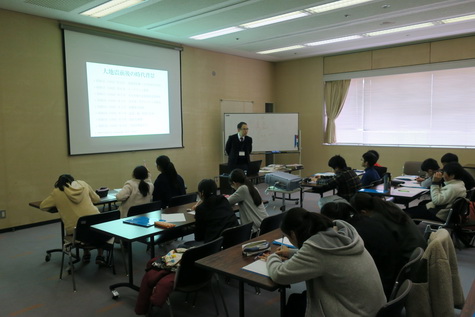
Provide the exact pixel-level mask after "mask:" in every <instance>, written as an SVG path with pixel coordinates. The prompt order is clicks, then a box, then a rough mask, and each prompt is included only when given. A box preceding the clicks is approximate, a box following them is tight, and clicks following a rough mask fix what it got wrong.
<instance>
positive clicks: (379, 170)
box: [373, 166, 388, 178]
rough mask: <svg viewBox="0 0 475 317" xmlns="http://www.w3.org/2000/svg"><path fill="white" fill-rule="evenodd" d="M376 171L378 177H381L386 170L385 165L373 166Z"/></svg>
mask: <svg viewBox="0 0 475 317" xmlns="http://www.w3.org/2000/svg"><path fill="white" fill-rule="evenodd" d="M373 167H374V169H375V170H376V172H378V174H379V177H381V178H383V176H384V174H386V172H387V171H388V168H387V167H384V166H373Z"/></svg>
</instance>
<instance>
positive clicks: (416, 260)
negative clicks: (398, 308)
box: [389, 247, 424, 301]
mask: <svg viewBox="0 0 475 317" xmlns="http://www.w3.org/2000/svg"><path fill="white" fill-rule="evenodd" d="M422 255H424V249H423V248H421V247H417V248H415V249H414V251H412V254H411V257H410V258H409V261H407V263H406V264H404V265H403V267H402V268H401V269H400V270H399V273H398V275H397V277H396V281H395V282H394V286H393V290H392V292H391V295H390V296H389V301H391V300H393V299H395V298H396V295H397V293H398V291H399V287H400V286H401V284H402V283H403V282H404V281H405V280H408V279H409V280H411V281H413V277H414V275H415V274H416V272H417V270H418V268H419V265H420V263H421V259H422Z"/></svg>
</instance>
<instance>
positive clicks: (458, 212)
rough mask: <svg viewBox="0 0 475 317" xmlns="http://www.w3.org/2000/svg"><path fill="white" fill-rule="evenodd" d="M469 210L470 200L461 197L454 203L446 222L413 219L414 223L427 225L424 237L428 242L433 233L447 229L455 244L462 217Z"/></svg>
mask: <svg viewBox="0 0 475 317" xmlns="http://www.w3.org/2000/svg"><path fill="white" fill-rule="evenodd" d="M467 209H468V200H467V199H466V198H464V197H459V198H457V199H455V201H454V202H453V203H452V207H451V208H450V210H449V213H448V215H447V219H446V220H445V221H442V220H440V221H438V220H428V219H422V218H413V219H412V220H413V221H416V222H422V223H423V224H426V229H425V231H424V237H425V238H426V240H427V239H428V238H429V236H430V234H431V233H432V232H435V231H437V230H438V229H440V228H444V229H447V230H448V231H449V232H450V235H451V236H452V240H453V241H454V242H456V241H458V240H457V232H458V230H459V228H460V224H461V222H462V215H463V214H464V213H465V212H466V210H467Z"/></svg>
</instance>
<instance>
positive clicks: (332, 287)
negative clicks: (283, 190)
mask: <svg viewBox="0 0 475 317" xmlns="http://www.w3.org/2000/svg"><path fill="white" fill-rule="evenodd" d="M281 230H282V232H283V234H284V235H285V236H286V237H288V238H289V240H290V242H291V243H292V244H293V245H295V246H296V247H297V248H298V249H296V250H295V249H289V248H285V247H283V248H279V249H278V251H277V252H276V253H274V254H271V255H269V256H268V258H267V269H268V271H269V275H270V278H271V279H272V280H273V281H274V282H276V283H278V284H281V285H288V284H294V283H299V282H303V281H305V284H306V287H307V293H306V311H305V316H308V317H310V316H345V317H352V316H354V317H356V316H358V317H360V316H376V313H377V312H378V310H379V309H380V308H381V307H382V306H383V305H384V304H385V303H386V298H385V296H384V291H383V287H382V284H381V279H380V278H379V275H378V270H377V268H376V265H375V264H374V261H373V259H372V258H371V255H370V254H369V253H368V251H367V250H366V249H365V247H364V243H363V240H362V239H361V237H360V236H359V235H358V232H357V231H356V230H355V228H353V226H351V225H350V224H348V223H347V222H345V221H341V220H335V221H332V220H330V219H329V218H327V217H325V216H323V215H321V214H319V213H314V212H309V211H307V210H305V209H303V208H292V209H290V210H289V211H287V212H286V213H285V215H284V218H283V219H282V224H281ZM281 257H285V258H289V259H288V260H287V261H283V260H282V258H281ZM298 297H301V296H298V295H297V296H294V298H298ZM303 305H305V300H304V301H303V303H302V302H301V301H298V303H296V302H294V299H291V298H290V297H289V302H288V303H287V307H286V310H285V312H286V316H299V315H298V314H297V313H296V312H297V310H298V309H300V308H301V307H302V306H303ZM300 316H303V315H300Z"/></svg>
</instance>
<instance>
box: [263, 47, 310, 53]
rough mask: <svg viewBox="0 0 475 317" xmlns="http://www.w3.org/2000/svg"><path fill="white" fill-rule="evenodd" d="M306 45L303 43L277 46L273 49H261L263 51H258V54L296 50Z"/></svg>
mask: <svg viewBox="0 0 475 317" xmlns="http://www.w3.org/2000/svg"><path fill="white" fill-rule="evenodd" d="M304 47H305V46H303V45H293V46H287V47H282V48H276V49H273V50H267V51H261V52H257V54H272V53H277V52H284V51H290V50H296V49H299V48H304Z"/></svg>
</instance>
